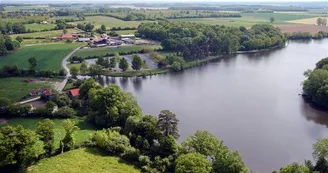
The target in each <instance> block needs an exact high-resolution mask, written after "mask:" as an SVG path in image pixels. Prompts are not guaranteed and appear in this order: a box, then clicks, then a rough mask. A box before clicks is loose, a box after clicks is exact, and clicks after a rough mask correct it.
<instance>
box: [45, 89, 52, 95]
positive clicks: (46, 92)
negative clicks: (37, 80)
mask: <svg viewBox="0 0 328 173" xmlns="http://www.w3.org/2000/svg"><path fill="white" fill-rule="evenodd" d="M43 95H45V96H50V95H52V92H51V90H46V91H43Z"/></svg>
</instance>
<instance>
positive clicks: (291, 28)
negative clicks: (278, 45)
mask: <svg viewBox="0 0 328 173" xmlns="http://www.w3.org/2000/svg"><path fill="white" fill-rule="evenodd" d="M275 26H276V27H279V28H280V30H281V32H283V33H292V32H298V31H302V32H309V33H311V34H312V35H314V34H316V33H317V32H319V31H325V32H328V27H327V26H318V25H306V24H283V25H275Z"/></svg>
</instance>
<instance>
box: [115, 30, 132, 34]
mask: <svg viewBox="0 0 328 173" xmlns="http://www.w3.org/2000/svg"><path fill="white" fill-rule="evenodd" d="M136 31H137V30H121V31H115V32H116V33H117V34H118V35H124V34H134V33H135V32H136Z"/></svg>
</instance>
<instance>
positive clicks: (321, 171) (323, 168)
mask: <svg viewBox="0 0 328 173" xmlns="http://www.w3.org/2000/svg"><path fill="white" fill-rule="evenodd" d="M327 170H328V162H327V160H326V159H325V158H324V157H320V158H319V159H318V160H317V162H316V164H315V166H314V167H313V171H317V172H318V173H326V172H327Z"/></svg>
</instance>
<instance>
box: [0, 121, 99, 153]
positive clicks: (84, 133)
mask: <svg viewBox="0 0 328 173" xmlns="http://www.w3.org/2000/svg"><path fill="white" fill-rule="evenodd" d="M41 120H42V118H13V119H8V120H7V122H8V123H7V125H11V126H14V127H15V126H17V125H22V126H23V127H24V128H26V129H30V130H36V127H37V125H38V122H39V121H41ZM64 120H65V119H52V121H54V123H55V126H54V131H55V148H59V143H60V140H62V139H63V138H64V137H65V129H64V127H63V126H62V123H63V121H64ZM72 120H74V121H75V122H76V125H77V126H78V127H79V128H80V130H78V131H76V132H75V133H74V135H73V136H74V138H75V143H76V144H80V143H81V142H84V141H87V140H89V136H90V135H92V134H93V133H94V132H95V131H96V130H97V128H96V127H95V126H94V125H93V124H90V123H86V122H85V121H84V120H82V119H72ZM2 126H5V125H0V127H2Z"/></svg>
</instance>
